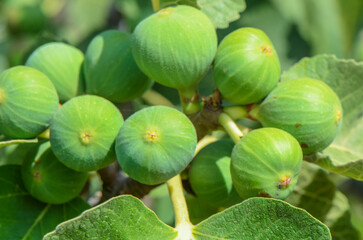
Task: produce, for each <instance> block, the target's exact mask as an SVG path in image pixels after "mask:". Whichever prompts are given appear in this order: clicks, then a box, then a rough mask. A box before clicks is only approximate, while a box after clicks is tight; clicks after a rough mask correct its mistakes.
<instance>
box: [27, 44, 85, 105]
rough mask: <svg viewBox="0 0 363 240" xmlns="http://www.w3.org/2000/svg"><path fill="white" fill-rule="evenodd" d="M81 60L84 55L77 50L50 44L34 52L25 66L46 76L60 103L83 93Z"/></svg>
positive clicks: (67, 46) (64, 45)
mask: <svg viewBox="0 0 363 240" xmlns="http://www.w3.org/2000/svg"><path fill="white" fill-rule="evenodd" d="M83 60H84V55H83V53H82V52H81V51H80V50H78V49H77V48H75V47H73V46H71V45H68V44H65V43H61V42H51V43H46V44H44V45H42V46H40V47H38V48H37V49H36V50H34V52H33V53H32V54H31V55H30V56H29V58H28V59H27V61H26V63H25V64H26V65H27V66H29V67H33V68H36V69H38V70H39V71H41V72H43V73H44V74H45V75H47V76H48V77H49V79H50V80H51V81H52V82H53V84H54V86H55V88H56V89H57V92H58V95H59V99H60V101H61V102H65V101H67V100H69V99H71V98H72V97H75V96H77V95H78V94H79V93H80V92H82V91H83V89H82V88H83V85H82V81H83V80H82V72H81V68H82V64H83Z"/></svg>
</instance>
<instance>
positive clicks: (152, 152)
mask: <svg viewBox="0 0 363 240" xmlns="http://www.w3.org/2000/svg"><path fill="white" fill-rule="evenodd" d="M196 145H197V135H196V131H195V129H194V126H193V124H192V123H191V122H190V120H189V119H188V118H187V117H186V116H185V115H184V114H183V113H181V112H179V111H178V110H176V109H173V108H170V107H164V106H154V107H148V108H144V109H142V110H140V111H138V112H136V113H134V114H133V115H131V116H130V117H129V118H128V119H127V120H126V121H125V123H124V124H123V126H122V127H121V129H120V132H119V133H118V136H117V138H116V155H117V159H118V161H119V163H120V165H121V167H122V170H123V171H124V172H126V173H127V174H128V175H129V176H130V177H131V178H133V179H134V180H136V181H138V182H141V183H143V184H147V185H156V184H160V183H163V182H165V181H167V180H169V179H170V178H172V177H174V176H175V175H177V174H178V173H180V172H181V171H182V170H183V169H184V168H185V167H186V166H187V165H188V164H189V162H190V161H191V160H192V158H193V154H194V151H195V148H196Z"/></svg>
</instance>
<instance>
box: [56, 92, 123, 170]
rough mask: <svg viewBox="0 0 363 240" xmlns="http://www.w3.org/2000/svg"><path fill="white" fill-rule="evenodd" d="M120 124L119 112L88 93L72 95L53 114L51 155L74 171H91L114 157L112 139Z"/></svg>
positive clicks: (105, 101) (109, 161)
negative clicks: (77, 95)
mask: <svg viewBox="0 0 363 240" xmlns="http://www.w3.org/2000/svg"><path fill="white" fill-rule="evenodd" d="M122 124H123V117H122V115H121V113H120V111H119V110H118V109H117V108H116V107H115V106H114V105H113V104H112V103H111V102H109V101H108V100H106V99H104V98H102V97H98V96H92V95H84V96H79V97H75V98H72V99H71V100H69V101H68V102H66V103H65V104H64V105H63V106H62V108H61V109H59V111H58V112H57V113H56V114H55V115H54V118H53V120H52V122H51V125H50V142H51V144H52V150H53V152H54V154H55V156H56V157H57V158H58V159H59V161H61V162H62V163H63V164H64V165H66V166H67V167H69V168H71V169H74V170H76V171H93V170H97V169H100V168H103V167H105V166H107V165H108V164H110V163H111V162H113V161H114V160H116V157H115V152H114V141H115V138H116V136H117V133H118V131H119V129H120V127H121V125H122Z"/></svg>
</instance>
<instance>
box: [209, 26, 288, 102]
mask: <svg viewBox="0 0 363 240" xmlns="http://www.w3.org/2000/svg"><path fill="white" fill-rule="evenodd" d="M280 71H281V68H280V61H279V58H278V56H277V53H276V51H275V48H274V46H273V45H272V42H271V41H270V39H269V38H268V37H267V35H266V34H265V33H264V32H263V31H261V30H259V29H256V28H240V29H238V30H235V31H234V32H232V33H230V34H228V35H227V36H226V37H225V38H224V39H223V40H222V42H221V44H220V45H219V47H218V50H217V54H216V59H215V62H214V68H213V73H214V80H215V84H216V86H217V88H218V89H219V91H220V92H221V93H222V95H223V97H224V98H225V99H227V100H228V101H230V102H232V103H236V104H243V105H244V104H250V103H254V102H258V101H260V100H262V99H263V98H264V97H266V96H267V94H268V93H269V92H270V91H271V90H272V89H273V88H275V87H276V86H277V83H278V81H279V78H280Z"/></svg>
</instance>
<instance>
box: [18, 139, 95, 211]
mask: <svg viewBox="0 0 363 240" xmlns="http://www.w3.org/2000/svg"><path fill="white" fill-rule="evenodd" d="M87 177H88V173H86V172H77V171H74V170H72V169H70V168H67V167H66V166H64V165H63V164H62V163H61V162H59V161H58V159H57V158H56V156H54V154H53V152H52V150H51V148H50V144H49V142H45V143H42V144H40V145H38V146H37V147H36V148H34V149H31V150H30V152H29V153H28V154H27V155H26V159H25V161H24V164H23V166H22V178H23V182H24V185H25V188H26V189H27V190H28V191H29V193H30V194H31V195H32V196H33V197H34V198H36V199H38V200H40V201H42V202H46V203H51V204H61V203H65V202H68V201H70V200H72V199H73V198H75V197H76V196H78V195H79V194H80V192H81V191H82V188H83V187H84V185H85V183H86V181H87Z"/></svg>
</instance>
